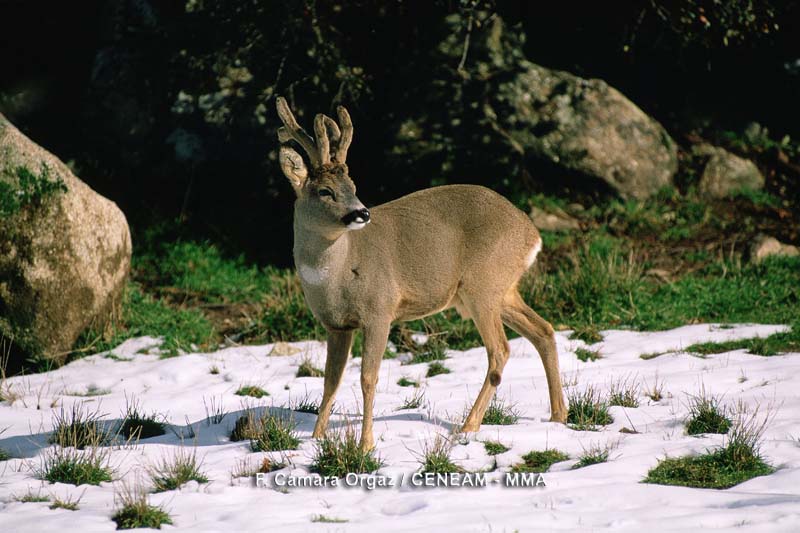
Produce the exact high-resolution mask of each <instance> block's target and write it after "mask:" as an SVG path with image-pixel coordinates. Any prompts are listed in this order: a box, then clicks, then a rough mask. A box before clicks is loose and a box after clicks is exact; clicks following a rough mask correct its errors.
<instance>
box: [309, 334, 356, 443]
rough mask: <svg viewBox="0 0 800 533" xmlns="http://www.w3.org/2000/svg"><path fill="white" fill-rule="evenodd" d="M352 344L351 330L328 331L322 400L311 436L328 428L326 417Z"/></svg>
mask: <svg viewBox="0 0 800 533" xmlns="http://www.w3.org/2000/svg"><path fill="white" fill-rule="evenodd" d="M352 345H353V331H330V332H328V356H327V358H326V359H325V388H324V390H323V392H322V402H321V403H320V405H319V415H317V424H316V425H315V426H314V433H313V435H312V437H314V438H320V437H322V436H323V435H325V430H326V429H327V428H328V419H329V418H330V416H331V408H332V407H333V399H334V396H336V389H338V388H339V383H341V382H342V376H343V375H344V367H345V366H346V365H347V357H348V356H349V355H350V348H351V347H352Z"/></svg>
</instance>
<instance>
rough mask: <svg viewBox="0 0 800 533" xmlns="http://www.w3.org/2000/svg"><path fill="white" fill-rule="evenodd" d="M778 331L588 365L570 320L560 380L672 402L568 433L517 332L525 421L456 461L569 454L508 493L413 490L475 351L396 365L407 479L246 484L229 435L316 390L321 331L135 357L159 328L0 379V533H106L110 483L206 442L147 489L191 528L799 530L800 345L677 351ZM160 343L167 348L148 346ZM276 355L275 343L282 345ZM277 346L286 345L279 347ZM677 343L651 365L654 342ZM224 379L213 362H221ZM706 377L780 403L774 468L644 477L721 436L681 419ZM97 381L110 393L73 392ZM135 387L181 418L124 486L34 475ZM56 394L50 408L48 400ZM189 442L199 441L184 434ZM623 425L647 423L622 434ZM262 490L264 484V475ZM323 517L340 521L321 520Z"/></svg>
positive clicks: (631, 338) (388, 399)
mask: <svg viewBox="0 0 800 533" xmlns="http://www.w3.org/2000/svg"><path fill="white" fill-rule="evenodd" d="M785 329H786V328H785V327H783V326H767V325H736V326H733V327H730V326H725V327H722V326H717V325H708V324H704V325H691V326H685V327H681V328H678V329H674V330H671V331H663V332H645V333H642V332H632V331H607V332H604V336H605V340H604V341H603V342H601V343H598V344H596V345H592V349H599V350H600V353H601V355H602V359H599V360H597V361H594V362H586V363H584V362H581V361H579V360H578V359H577V358H576V356H575V349H577V348H579V347H585V344H584V343H583V342H581V341H577V340H569V339H568V333H569V332H559V333H558V334H557V342H558V348H559V354H560V365H561V371H562V375H563V376H564V379H565V382H566V383H568V384H571V383H573V382H575V381H577V385H574V384H572V385H570V386H572V387H577V389H581V388H583V387H586V386H589V385H593V386H595V387H597V388H599V389H600V390H602V391H607V390H608V387H609V384H610V383H611V382H612V381H613V380H618V379H624V378H626V377H627V378H629V379H639V380H640V381H642V382H644V383H647V384H649V385H652V384H653V383H654V382H655V381H656V380H658V381H659V382H661V383H663V387H664V398H663V399H662V400H661V401H659V402H654V401H652V400H650V399H649V398H647V397H646V396H644V395H641V396H640V398H639V399H640V402H641V405H640V407H639V408H635V409H634V408H630V409H626V408H622V407H612V408H611V412H612V414H613V415H614V419H615V421H614V423H613V424H611V425H609V426H607V427H605V428H603V429H602V430H601V431H597V432H589V431H574V430H572V429H569V428H567V427H565V426H563V425H560V424H555V423H551V422H549V421H548V417H549V404H548V397H547V386H546V382H545V378H544V371H543V368H542V365H541V363H540V362H539V358H538V356H537V354H536V351H535V350H534V348H533V347H532V346H531V345H530V343H528V342H527V341H526V340H524V339H515V340H512V341H511V343H510V344H511V350H512V353H511V358H510V360H509V362H508V364H507V366H506V369H505V371H504V374H503V382H502V384H501V385H500V387H499V395H500V396H501V397H502V398H504V399H506V400H510V401H512V402H514V403H515V404H516V407H517V409H518V410H519V411H520V412H521V414H522V417H521V418H520V420H519V422H518V423H517V424H515V425H512V426H488V425H484V426H482V428H481V431H480V432H478V433H476V434H471V435H468V436H467V438H466V439H463V440H462V441H461V442H462V443H459V444H457V445H456V446H455V447H454V449H453V455H452V456H453V459H454V460H455V461H456V463H458V464H460V465H462V466H463V467H465V468H467V469H468V470H479V469H485V470H487V471H488V470H491V468H492V466H493V458H492V457H490V456H488V455H487V454H486V452H485V451H484V448H483V444H482V441H484V440H499V441H501V442H503V443H504V444H506V445H507V446H509V447H510V448H511V449H510V450H509V451H508V452H506V453H503V454H501V455H499V456H497V466H498V468H497V469H496V470H494V471H491V472H489V473H487V475H486V476H487V479H488V480H492V479H500V478H501V477H502V476H503V475H504V472H505V471H507V470H508V469H509V467H510V466H511V465H512V464H514V463H517V462H519V461H520V457H521V456H522V455H523V454H525V453H527V452H528V451H530V450H533V449H539V450H541V449H545V448H547V447H550V448H556V449H559V450H562V451H564V452H567V453H568V454H569V455H570V456H571V457H572V459H570V460H569V461H566V462H564V463H558V464H556V465H554V466H553V467H552V468H551V471H550V472H546V473H544V474H543V479H544V481H545V483H546V486H545V487H527V488H520V487H516V488H513V487H505V486H501V485H500V484H489V485H488V486H486V487H479V488H468V487H461V488H458V487H451V488H415V487H412V486H410V485H409V483H408V480H409V479H410V477H411V475H412V473H413V472H415V471H417V470H418V469H419V463H418V458H419V457H420V456H421V454H422V450H423V448H424V446H425V445H426V443H427V444H429V443H431V442H432V441H433V439H434V438H435V436H436V435H437V433H444V434H448V433H449V432H450V430H451V429H452V428H453V427H454V425H455V424H456V423H457V421H458V420H459V419H460V417H461V416H462V415H463V413H464V412H465V410H466V409H467V408H468V407H469V406H470V405H471V402H472V401H473V400H474V398H475V396H476V395H477V392H478V390H479V388H480V385H481V384H482V383H483V380H484V377H485V372H486V364H487V363H486V354H485V351H484V350H483V349H482V348H475V349H472V350H467V351H465V352H456V351H449V352H448V356H449V358H448V360H447V361H445V364H446V366H447V367H448V368H450V369H451V370H452V373H450V374H445V375H440V376H436V377H434V378H429V379H428V378H425V377H424V376H425V372H426V369H427V365H424V364H420V365H401V362H400V361H399V360H385V361H384V362H383V364H382V366H381V374H380V381H379V385H378V393H377V394H376V410H375V438H376V443H377V452H378V455H379V456H380V458H381V459H382V460H383V461H384V463H385V466H384V467H383V468H382V469H381V470H380V471H379V474H382V475H384V476H388V477H389V478H390V479H393V480H398V479H400V478H401V477H404V479H405V481H406V483H405V484H404V485H402V486H395V487H391V488H376V489H374V490H372V491H369V490H365V489H363V488H348V487H342V486H339V487H335V488H333V487H327V488H318V489H313V488H284V489H280V490H279V489H277V488H276V487H275V486H274V481H273V482H272V483H273V485H270V486H267V487H256V486H255V483H254V481H253V480H252V479H248V478H239V479H232V478H231V470H232V469H233V468H234V467H235V466H236V463H237V462H239V461H241V460H242V458H245V457H247V456H250V457H252V462H253V464H254V465H255V464H258V463H259V462H260V460H261V458H262V457H264V456H266V455H270V456H271V457H274V458H276V459H277V458H280V455H281V454H280V453H273V454H265V453H253V452H251V451H250V450H249V446H248V444H247V443H246V442H230V440H229V439H228V434H229V432H230V429H231V428H232V427H233V424H234V422H235V421H236V419H237V417H238V416H239V415H240V414H241V413H242V411H243V409H244V408H245V407H246V405H250V406H274V407H276V408H277V407H283V406H286V405H288V404H289V403H290V402H291V401H296V400H298V399H301V398H302V397H304V396H305V395H306V394H308V395H309V397H310V398H313V399H318V398H319V396H320V395H321V391H322V384H323V380H322V378H296V377H295V372H296V370H297V367H298V365H299V364H300V362H301V361H303V360H304V359H305V358H310V359H311V360H312V361H313V363H314V364H315V366H318V367H321V368H322V367H324V359H325V348H324V344H322V343H319V342H298V343H291V344H292V346H293V347H295V348H298V349H299V352H297V353H296V354H294V355H288V356H279V355H270V354H271V353H273V352H272V350H273V345H265V346H243V347H233V348H226V349H222V350H219V351H217V352H214V353H193V354H186V355H182V356H180V357H175V358H170V359H160V358H159V357H158V356H157V355H153V354H147V353H140V352H143V351H147V350H148V349H150V350H151V351H153V346H155V345H157V344H158V340H157V339H152V338H146V337H145V338H139V339H132V340H130V341H127V342H125V343H124V344H122V345H121V346H119V347H118V348H116V349H115V350H113V353H114V354H115V355H116V356H118V358H123V359H126V360H123V361H119V360H114V359H110V358H107V357H105V355H106V354H97V355H94V356H91V357H87V358H85V359H81V360H78V361H75V362H73V363H71V364H69V365H66V366H65V367H63V368H60V369H58V370H54V371H51V372H47V373H42V374H36V375H30V376H21V377H14V378H9V379H8V382H7V383H6V386H7V387H8V386H10V387H11V388H12V390H14V391H16V392H17V393H18V394H20V395H21V396H20V398H19V399H17V400H16V401H15V402H14V403H13V404H11V405H9V402H8V401H6V402H2V403H0V431H3V433H2V434H0V448H2V449H4V450H6V451H8V452H9V453H10V454H11V455H12V457H14V459H11V460H9V461H6V462H3V463H0V529H1V530H2V531H4V532H10V531H60V532H67V531H81V532H83V531H111V530H114V528H115V524H114V522H112V521H111V519H110V517H111V516H112V514H113V513H114V508H115V507H114V506H115V503H114V492H115V487H117V486H118V484H119V483H120V480H133V479H136V478H138V479H141V480H143V481H144V482H145V483H147V482H148V481H147V480H148V478H147V476H146V475H145V474H144V469H145V468H146V466H147V465H151V464H153V463H154V462H156V461H158V460H159V459H161V458H163V457H169V456H171V455H173V454H174V453H175V451H176V450H177V448H178V447H179V446H181V439H180V438H179V435H181V434H183V435H184V436H185V438H184V443H185V444H186V445H187V446H192V445H196V450H197V454H198V456H199V457H200V458H202V460H203V468H202V470H203V471H204V472H205V474H206V475H207V476H208V477H209V479H210V480H211V481H210V482H209V483H207V484H197V483H196V482H190V483H189V484H187V485H184V486H183V487H182V488H181V489H179V490H176V491H169V492H165V493H159V494H151V495H150V496H149V497H150V501H151V503H153V504H156V505H163V506H164V508H165V509H166V510H167V511H168V512H169V513H170V515H171V516H172V518H173V521H174V526H163V529H165V530H171V529H178V530H186V531H189V530H191V531H365V532H367V531H369V532H373V531H376V530H378V529H379V530H380V531H382V532H389V531H420V532H423V531H424V532H428V531H437V530H441V531H478V532H488V531H493V532H500V531H509V532H511V531H517V530H518V531H521V532H527V531H552V530H564V531H574V530H579V531H588V530H591V531H603V530H613V531H677V530H692V531H693V530H697V529H699V528H708V529H714V530H717V531H733V530H735V531H742V530H749V531H758V532H772V531H785V532H789V531H792V532H796V531H800V441H798V439H800V416H798V413H800V394H799V393H798V381H797V379H798V378H797V376H800V357H799V355H800V354H796V353H795V354H785V355H778V356H772V357H760V356H756V355H750V354H747V353H745V351H744V350H736V351H731V352H728V353H722V354H715V355H709V356H707V357H705V358H700V357H697V356H694V355H691V354H688V353H686V352H684V351H682V350H683V349H684V348H685V347H686V346H688V345H690V344H693V343H696V342H706V341H717V342H719V341H725V340H732V339H740V338H750V337H755V336H767V335H770V334H772V333H775V332H778V331H783V330H785ZM155 351H157V350H155ZM276 352H277V350H276ZM281 352H283V351H281ZM658 352H666V353H665V354H664V355H661V356H658V357H655V358H653V359H648V360H644V359H641V358H640V357H639V356H640V355H641V354H645V353H658ZM214 366H216V367H218V369H219V373H218V374H211V373H210V369H211V368H212V367H214ZM359 366H360V360H359V359H354V360H351V361H350V363H349V364H348V368H347V370H346V373H345V377H344V381H343V383H342V386H341V387H340V389H339V393H338V396H337V398H336V410H337V414H335V415H334V416H333V417H332V424H334V425H341V424H343V423H344V422H345V421H346V420H351V421H353V422H356V423H359V422H360V408H361V392H360V388H359ZM402 376H407V377H408V378H410V379H413V380H420V381H421V383H422V385H421V386H422V387H423V389H424V391H425V398H426V402H425V405H424V406H423V407H421V408H420V409H415V410H410V411H405V410H404V411H398V410H397V408H398V407H399V406H400V405H401V404H402V403H403V400H404V399H405V398H407V397H409V396H411V395H412V394H414V392H415V389H413V388H410V387H409V388H403V387H399V386H398V385H397V384H396V383H397V380H398V379H399V378H400V377H402ZM243 384H247V385H259V386H261V387H262V388H264V389H265V390H267V391H268V392H269V394H270V396H268V397H264V398H262V399H260V400H256V399H253V398H248V399H247V401H246V402H245V401H243V398H242V397H240V396H236V395H234V392H235V391H236V390H237V389H238V388H239V387H240V386H241V385H243ZM701 387H705V390H706V391H707V392H708V393H711V394H720V395H724V401H725V402H726V403H727V404H730V405H733V404H734V403H735V402H737V401H740V400H741V401H742V402H745V403H746V404H748V405H750V406H751V407H755V406H756V405H760V406H761V411H762V412H765V411H767V410H770V411H771V413H772V415H773V416H774V419H773V420H772V421H771V423H770V424H769V426H768V428H767V430H766V433H765V435H764V443H763V447H762V452H763V454H764V455H765V457H766V459H767V461H768V462H770V463H771V464H772V465H773V466H775V467H776V468H777V471H776V472H775V473H774V474H772V475H769V476H765V477H759V478H755V479H752V480H750V481H747V482H745V483H742V484H740V485H738V486H736V487H733V488H731V489H727V490H710V489H693V488H683V487H671V486H659V485H650V484H642V483H640V481H641V479H642V478H643V477H644V476H645V475H646V473H647V471H648V470H649V469H650V468H652V467H653V466H655V465H656V464H657V462H658V460H659V459H660V458H663V457H664V456H665V455H667V454H668V455H670V456H677V455H683V454H688V453H699V452H703V451H704V450H706V449H708V448H712V447H714V446H717V445H719V444H721V443H722V440H723V437H722V436H720V435H702V436H688V435H686V434H685V431H684V430H683V420H684V418H685V416H686V412H687V400H688V395H691V394H697V393H698V392H699V390H700V388H701ZM89 388H93V389H107V390H108V391H109V393H108V394H105V395H99V396H90V397H80V396H74V395H71V394H75V393H81V392H86V391H87V390H88V389H89ZM132 396H133V397H135V398H136V399H138V400H139V401H140V403H141V407H142V408H143V410H144V411H145V412H148V413H149V412H151V411H157V412H159V413H163V414H164V415H165V416H166V419H167V421H168V422H169V424H171V427H170V429H169V430H168V431H167V433H166V434H165V435H163V436H160V437H154V438H151V439H146V440H143V441H141V442H140V443H139V444H138V445H136V446H127V447H126V446H115V447H113V448H112V449H111V452H110V453H111V455H110V456H111V461H112V464H113V465H114V467H115V468H116V477H117V480H116V481H115V482H112V483H103V484H101V485H100V486H81V487H75V486H73V485H66V484H60V483H56V484H49V483H47V482H42V481H39V480H37V479H36V478H35V475H34V473H33V471H32V469H33V468H35V467H36V466H38V465H39V464H40V461H41V458H42V455H43V454H44V453H45V451H46V449H47V447H48V444H47V437H48V432H49V431H51V430H52V427H53V415H54V413H56V412H58V410H59V409H60V408H61V407H62V406H63V407H65V408H70V407H71V406H72V404H73V403H75V402H78V403H80V402H85V403H86V406H87V408H89V409H90V410H97V411H99V412H101V413H103V414H105V417H104V418H105V419H108V420H118V419H119V418H120V413H121V412H122V411H123V410H124V408H125V404H126V400H130V399H131V397H132ZM212 399H213V400H214V401H215V402H217V403H219V402H222V404H223V406H224V408H225V409H226V411H228V413H229V414H228V415H227V416H225V418H224V419H223V421H222V422H221V423H220V424H212V423H209V422H208V420H207V417H208V414H207V412H206V407H205V406H204V401H205V404H206V405H209V406H210V401H211V400H212ZM54 406H55V407H54ZM315 419H316V417H315V415H312V414H303V413H297V414H296V420H297V421H298V423H299V431H300V435H301V436H302V437H303V442H302V444H301V447H300V449H299V450H296V451H292V452H286V456H287V457H288V458H289V459H290V460H291V465H290V466H289V467H287V468H286V469H284V470H281V471H280V472H282V473H283V474H288V475H291V476H308V466H309V464H310V463H311V456H312V453H313V450H314V443H313V441H312V439H311V438H310V435H311V431H312V429H313V425H314V421H315ZM187 421H188V424H190V425H191V430H193V432H194V433H195V435H196V436H195V438H194V439H192V438H191V437H190V434H191V431H190V428H188V427H187ZM623 427H628V428H634V429H636V430H637V431H638V432H639V433H637V434H626V433H620V432H619V430H620V429H621V428H623ZM607 443H616V444H617V446H616V448H615V449H614V450H613V451H612V452H611V458H610V460H609V462H607V463H603V464H598V465H593V466H589V467H585V468H582V469H577V470H572V469H571V466H572V464H574V462H575V461H576V458H577V457H578V456H579V455H580V454H581V453H582V451H583V450H584V449H587V448H589V447H590V446H592V445H596V444H599V445H605V444H607ZM268 485H269V484H268ZM29 491H32V492H34V493H37V492H40V493H41V494H43V495H51V496H59V497H61V498H66V497H72V498H73V499H76V498H77V497H79V496H80V498H81V499H80V503H79V507H80V509H79V510H78V511H68V510H63V509H58V510H51V509H49V508H48V505H49V504H48V503H21V502H18V501H16V500H15V497H16V496H21V495H24V494H26V493H28V492H29ZM315 515H325V516H327V517H331V518H337V519H343V520H347V522H346V523H314V522H312V518H313V517H314V516H315Z"/></svg>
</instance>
